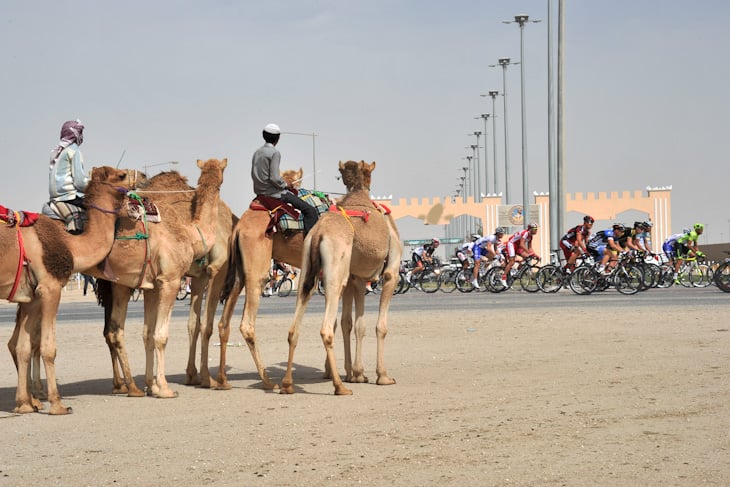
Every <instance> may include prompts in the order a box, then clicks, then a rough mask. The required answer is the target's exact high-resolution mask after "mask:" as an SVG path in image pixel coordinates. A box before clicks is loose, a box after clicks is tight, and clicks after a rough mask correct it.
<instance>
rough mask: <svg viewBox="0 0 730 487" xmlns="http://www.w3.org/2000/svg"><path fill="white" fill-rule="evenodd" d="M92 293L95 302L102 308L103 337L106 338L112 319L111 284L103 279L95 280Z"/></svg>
mask: <svg viewBox="0 0 730 487" xmlns="http://www.w3.org/2000/svg"><path fill="white" fill-rule="evenodd" d="M94 292H95V293H96V302H97V303H98V304H99V306H101V307H102V308H104V336H106V335H107V331H108V330H109V325H110V323H111V317H112V308H113V306H112V283H111V282H109V281H106V280H104V279H97V280H96V290H95V291H94Z"/></svg>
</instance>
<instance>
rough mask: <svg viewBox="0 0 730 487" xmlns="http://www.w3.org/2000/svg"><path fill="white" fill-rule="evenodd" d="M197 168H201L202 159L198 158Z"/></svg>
mask: <svg viewBox="0 0 730 487" xmlns="http://www.w3.org/2000/svg"><path fill="white" fill-rule="evenodd" d="M198 168H200V169H203V161H201V160H200V159H198Z"/></svg>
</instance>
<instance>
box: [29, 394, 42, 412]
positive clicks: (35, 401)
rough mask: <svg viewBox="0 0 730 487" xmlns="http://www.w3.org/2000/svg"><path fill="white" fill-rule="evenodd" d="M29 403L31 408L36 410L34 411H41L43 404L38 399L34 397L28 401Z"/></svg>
mask: <svg viewBox="0 0 730 487" xmlns="http://www.w3.org/2000/svg"><path fill="white" fill-rule="evenodd" d="M30 402H31V404H32V405H33V407H34V408H36V410H38V411H40V410H41V409H43V403H42V402H41V401H40V399H38V398H35V397H34V398H32V399H31V400H30Z"/></svg>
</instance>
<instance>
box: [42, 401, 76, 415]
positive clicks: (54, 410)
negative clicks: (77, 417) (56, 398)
mask: <svg viewBox="0 0 730 487" xmlns="http://www.w3.org/2000/svg"><path fill="white" fill-rule="evenodd" d="M73 412H74V410H73V408H71V407H68V408H67V407H64V406H62V405H60V404H59V405H58V406H51V410H50V411H48V414H51V415H53V416H64V415H66V414H71V413H73Z"/></svg>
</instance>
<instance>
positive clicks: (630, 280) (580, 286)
mask: <svg viewBox="0 0 730 487" xmlns="http://www.w3.org/2000/svg"><path fill="white" fill-rule="evenodd" d="M632 259H633V257H632V256H631V255H630V254H629V253H628V252H621V254H620V255H619V258H618V262H617V263H616V265H615V266H613V268H612V269H610V270H608V269H606V270H603V271H602V272H599V271H598V270H596V269H595V268H594V267H591V266H585V267H581V268H580V269H576V271H575V272H573V274H571V276H570V283H569V285H570V288H571V289H572V290H573V291H574V292H575V293H576V294H590V293H592V292H594V291H604V290H606V289H608V288H609V287H610V286H613V287H614V288H615V289H616V290H617V291H618V292H620V293H621V294H626V295H631V294H636V293H637V292H639V290H640V289H641V288H642V287H643V285H644V271H643V270H642V269H641V268H640V267H639V266H638V265H636V264H635V263H633V262H632ZM606 271H608V273H606Z"/></svg>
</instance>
